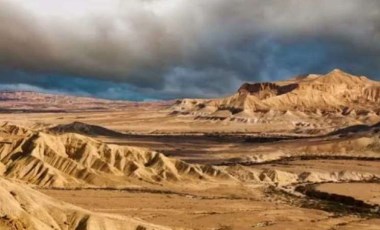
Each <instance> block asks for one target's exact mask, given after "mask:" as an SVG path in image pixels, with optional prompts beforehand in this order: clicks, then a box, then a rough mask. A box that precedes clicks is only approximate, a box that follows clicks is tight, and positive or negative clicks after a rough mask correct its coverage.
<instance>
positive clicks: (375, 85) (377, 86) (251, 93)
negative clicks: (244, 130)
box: [171, 69, 380, 132]
mask: <svg viewBox="0 0 380 230" xmlns="http://www.w3.org/2000/svg"><path fill="white" fill-rule="evenodd" d="M379 102H380V82H378V81H373V80H370V79H368V78H367V77H364V76H354V75H351V74H349V73H346V72H344V71H342V70H339V69H335V70H333V71H331V72H329V73H327V74H325V75H317V74H309V75H304V76H298V77H294V78H292V79H289V80H286V81H279V82H263V83H245V84H243V85H242V86H241V87H240V88H239V89H238V90H237V92H236V93H235V94H233V95H231V96H228V97H225V98H217V99H183V100H178V101H177V102H176V103H175V104H174V105H173V106H172V108H171V109H172V110H173V114H180V115H192V116H194V117H195V118H196V119H208V120H223V121H225V120H229V121H237V122H246V123H260V124H272V125H273V124H275V125H276V127H272V128H273V129H276V130H278V128H280V127H284V129H285V128H286V129H287V130H289V129H294V131H295V132H298V130H297V129H298V128H302V129H305V128H309V129H310V130H312V129H314V130H315V129H316V128H317V129H318V127H324V128H328V127H332V130H333V129H334V128H333V127H342V126H349V125H354V124H360V123H366V124H374V123H376V122H379V121H380V116H379V115H380V103H379ZM292 127H293V128H292ZM326 130H327V129H326Z"/></svg>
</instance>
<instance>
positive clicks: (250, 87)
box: [238, 82, 298, 99]
mask: <svg viewBox="0 0 380 230" xmlns="http://www.w3.org/2000/svg"><path fill="white" fill-rule="evenodd" d="M296 88H298V84H296V83H294V84H288V85H283V86H281V85H278V84H276V83H272V82H263V83H254V84H249V83H244V84H243V85H242V86H241V87H240V88H239V90H238V93H239V94H250V95H255V96H257V97H259V98H260V99H265V98H268V97H272V96H277V95H281V94H285V93H288V92H290V91H293V90H294V89H296Z"/></svg>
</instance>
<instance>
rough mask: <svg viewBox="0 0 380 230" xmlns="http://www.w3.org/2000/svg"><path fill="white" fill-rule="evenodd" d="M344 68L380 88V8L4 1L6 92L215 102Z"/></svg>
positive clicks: (360, 4) (274, 2) (149, 0)
mask: <svg viewBox="0 0 380 230" xmlns="http://www.w3.org/2000/svg"><path fill="white" fill-rule="evenodd" d="M335 68H339V69H343V70H344V71H347V72H350V73H353V74H356V75H365V76H368V77H370V78H372V79H378V80H380V1H378V0H365V1H361V0H318V1H315V0H286V1H284V0H265V1H264V0H234V1H231V0H207V1H205V0H81V1H77V0H65V1H52V0H28V1H25V0H0V90H2V89H11V90H34V91H41V92H51V93H66V94H74V95H82V96H94V97H101V98H110V99H126V100H138V101H140V100H157V99H174V98H185V97H192V98H207V97H219V96H224V95H229V94H232V93H233V92H235V91H236V90H237V89H238V87H239V86H240V85H241V84H243V83H244V82H263V81H274V80H280V79H287V78H289V77H292V76H296V75H300V74H306V73H327V72H329V71H331V70H332V69H335Z"/></svg>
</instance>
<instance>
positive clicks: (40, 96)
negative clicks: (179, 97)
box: [0, 91, 168, 112]
mask: <svg viewBox="0 0 380 230" xmlns="http://www.w3.org/2000/svg"><path fill="white" fill-rule="evenodd" d="M151 105H154V106H162V105H168V103H166V102H132V101H122V100H118V101H117V100H106V99H99V98H91V97H78V96H71V95H62V94H47V93H40V92H33V91H0V110H7V111H8V110H13V111H22V112H29V111H32V112H59V111H75V110H81V111H82V110H115V109H125V108H130V107H137V106H151Z"/></svg>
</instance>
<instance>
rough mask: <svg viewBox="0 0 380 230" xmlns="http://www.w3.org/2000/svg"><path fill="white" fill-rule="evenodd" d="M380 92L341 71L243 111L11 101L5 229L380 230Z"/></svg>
mask: <svg viewBox="0 0 380 230" xmlns="http://www.w3.org/2000/svg"><path fill="white" fill-rule="evenodd" d="M294 84H298V85H297V86H294ZM379 84H380V83H378V82H373V81H370V80H369V79H367V78H363V77H357V76H352V75H349V74H347V73H344V72H342V71H340V70H335V71H333V72H331V73H329V74H327V75H324V76H315V75H312V76H309V77H305V78H303V79H300V78H297V79H295V80H294V79H293V80H289V82H280V83H277V85H276V84H274V83H268V84H262V85H251V86H249V85H245V86H242V88H241V89H240V90H239V91H238V93H236V94H234V95H232V96H231V97H230V98H222V99H210V100H204V99H200V100H196V99H184V100H179V101H170V102H152V103H145V104H144V103H142V104H139V103H130V102H123V101H118V102H113V103H111V102H107V101H99V102H97V101H96V100H97V99H91V100H90V99H81V98H75V100H74V99H67V98H63V99H62V98H61V97H60V96H56V97H57V98H59V100H58V99H54V100H53V101H52V102H50V104H49V106H48V108H44V107H43V106H41V103H40V101H41V100H46V97H49V98H51V97H52V96H49V95H38V94H35V93H30V92H22V93H21V92H19V93H18V94H17V95H13V94H12V93H11V92H8V93H7V94H6V95H5V96H4V95H3V101H1V102H0V105H1V103H3V104H4V106H3V108H4V109H3V111H2V112H1V113H0V120H1V121H2V122H3V123H2V125H1V128H0V137H1V139H0V141H1V144H0V174H1V175H2V176H1V178H0V179H1V180H0V194H2V195H1V198H0V202H1V207H0V211H1V212H0V214H1V216H0V229H3V228H4V229H23V228H24V229H25V228H26V229H219V230H227V229H326V230H332V229H336V230H338V229H339V230H343V229H347V230H348V229H351V230H354V229H368V230H369V229H373V230H375V229H379V226H380V218H379V217H380V186H379V182H380V136H379V135H380V125H379V123H378V122H379V121H380V116H379V112H378V111H379V110H378V108H379V107H376V106H375V104H376V103H378V102H379V100H380V97H377V96H376V95H380V94H378V92H380V86H379ZM289 85H291V86H289ZM338 88H339V89H342V90H341V91H339V92H343V93H339V95H336V94H334V93H335V92H338V91H336V89H338ZM313 90H314V91H313ZM345 90H346V91H345ZM348 90H350V91H351V96H352V97H355V98H350V97H351V96H349V95H348V94H346V93H345V92H347V91H348ZM306 91H307V92H308V93H309V94H310V95H306V94H304V93H305V92H306ZM20 94H21V95H24V96H25V95H28V94H30V95H29V96H28V98H29V99H28V100H26V99H19V97H20V96H19V95H20ZM10 97H12V100H10V99H9V98H10ZM35 97H37V99H36V100H33V98H35ZM4 98H8V100H6V99H4ZM22 98H24V97H22ZM41 98H42V99H41ZM54 98H55V97H54ZM333 98H335V99H334V100H333ZM339 98H340V99H339ZM57 100H58V102H57V103H56V104H54V103H55V101H57ZM67 100H69V101H71V103H72V104H71V106H70V105H68V103H67ZM94 101H95V102H94ZM26 102H28V103H26ZM12 103H13V104H12ZM296 103H298V105H299V106H295V104H296ZM26 104H27V105H26ZM94 104H96V106H95V107H94ZM15 105H17V108H16V107H15ZM99 105H100V106H99ZM107 105H108V106H107ZM31 108H38V111H36V110H33V109H31ZM41 193H42V194H41ZM43 194H45V195H47V196H45V195H43ZM98 227H99V228H98ZM102 227H103V228H102Z"/></svg>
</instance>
